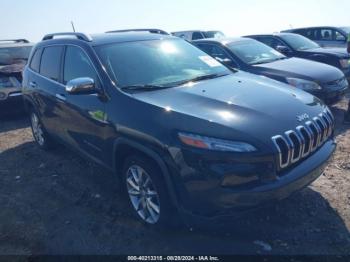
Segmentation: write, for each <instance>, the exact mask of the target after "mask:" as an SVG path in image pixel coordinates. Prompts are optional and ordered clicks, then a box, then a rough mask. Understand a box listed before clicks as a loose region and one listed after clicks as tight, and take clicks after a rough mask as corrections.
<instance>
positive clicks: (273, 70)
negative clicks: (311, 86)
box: [253, 58, 344, 83]
mask: <svg viewBox="0 0 350 262" xmlns="http://www.w3.org/2000/svg"><path fill="white" fill-rule="evenodd" d="M253 67H254V68H255V69H257V70H258V71H259V73H261V74H263V75H266V76H269V75H278V76H282V77H294V78H301V79H306V80H310V81H315V82H318V83H328V82H331V81H335V80H338V79H341V78H343V77H344V74H343V72H341V71H340V70H339V69H338V68H336V67H333V66H330V65H326V64H323V63H319V62H314V61H310V60H306V59H301V58H287V59H283V60H277V61H274V62H271V63H265V64H260V65H254V66H253Z"/></svg>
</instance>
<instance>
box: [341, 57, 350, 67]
mask: <svg viewBox="0 0 350 262" xmlns="http://www.w3.org/2000/svg"><path fill="white" fill-rule="evenodd" d="M339 62H340V65H341V67H342V68H344V69H345V68H349V67H350V59H340V60H339Z"/></svg>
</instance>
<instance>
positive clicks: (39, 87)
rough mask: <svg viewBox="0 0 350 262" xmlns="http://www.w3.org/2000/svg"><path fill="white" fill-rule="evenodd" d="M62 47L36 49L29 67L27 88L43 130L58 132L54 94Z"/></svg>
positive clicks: (56, 86)
mask: <svg viewBox="0 0 350 262" xmlns="http://www.w3.org/2000/svg"><path fill="white" fill-rule="evenodd" d="M62 55H63V46H49V47H45V48H43V49H41V48H40V49H37V50H36V52H35V53H34V56H33V59H32V62H31V64H30V66H29V68H30V71H31V73H30V74H29V75H28V88H29V89H30V92H31V93H32V97H33V100H34V103H35V104H36V109H37V110H38V112H37V113H39V115H40V118H41V121H42V123H43V125H44V127H45V129H46V130H47V131H48V132H49V133H51V134H56V133H57V132H58V128H59V125H58V116H57V114H56V113H57V112H56V111H55V107H56V102H57V101H56V92H57V88H58V86H59V85H60V84H59V75H60V67H61V61H62Z"/></svg>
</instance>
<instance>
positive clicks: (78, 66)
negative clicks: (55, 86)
mask: <svg viewBox="0 0 350 262" xmlns="http://www.w3.org/2000/svg"><path fill="white" fill-rule="evenodd" d="M79 77H90V78H92V79H94V81H95V83H96V85H97V83H98V77H97V73H96V70H95V68H94V67H93V66H92V65H91V62H90V60H89V58H88V57H87V55H86V53H85V52H84V51H83V50H82V49H81V48H79V47H75V46H67V48H66V54H65V59H64V70H63V81H64V84H67V82H69V81H70V80H72V79H75V78H79ZM97 86H98V85H97Z"/></svg>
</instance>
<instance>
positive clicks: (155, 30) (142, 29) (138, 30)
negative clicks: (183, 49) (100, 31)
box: [106, 28, 169, 35]
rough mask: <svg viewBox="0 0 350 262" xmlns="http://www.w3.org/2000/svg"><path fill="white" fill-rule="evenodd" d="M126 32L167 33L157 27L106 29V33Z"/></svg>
mask: <svg viewBox="0 0 350 262" xmlns="http://www.w3.org/2000/svg"><path fill="white" fill-rule="evenodd" d="M126 32H149V33H152V34H160V35H169V33H168V32H166V31H164V30H162V29H157V28H136V29H125V30H113V31H107V32H106V33H126Z"/></svg>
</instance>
